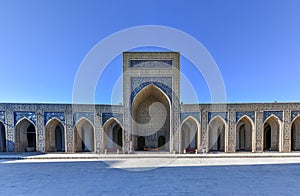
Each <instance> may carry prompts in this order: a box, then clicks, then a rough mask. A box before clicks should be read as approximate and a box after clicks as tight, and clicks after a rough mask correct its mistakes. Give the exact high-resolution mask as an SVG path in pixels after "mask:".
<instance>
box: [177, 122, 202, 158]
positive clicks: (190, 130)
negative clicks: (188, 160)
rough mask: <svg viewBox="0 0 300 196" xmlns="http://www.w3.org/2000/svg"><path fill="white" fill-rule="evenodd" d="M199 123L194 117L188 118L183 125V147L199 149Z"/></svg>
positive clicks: (187, 149)
mask: <svg viewBox="0 0 300 196" xmlns="http://www.w3.org/2000/svg"><path fill="white" fill-rule="evenodd" d="M197 138H198V125H197V122H196V120H195V119H194V118H192V117H190V118H188V119H186V120H185V121H184V122H183V124H182V126H181V149H182V150H186V151H187V152H188V151H193V152H194V151H195V150H196V149H197Z"/></svg>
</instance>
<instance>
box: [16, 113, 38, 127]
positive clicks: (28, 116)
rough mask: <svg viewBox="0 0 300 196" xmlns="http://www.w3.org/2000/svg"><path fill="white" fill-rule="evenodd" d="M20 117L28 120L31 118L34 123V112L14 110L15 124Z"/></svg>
mask: <svg viewBox="0 0 300 196" xmlns="http://www.w3.org/2000/svg"><path fill="white" fill-rule="evenodd" d="M21 118H28V119H29V120H31V121H32V122H33V123H34V125H36V114H35V112H23V111H17V112H14V119H15V125H16V124H17V122H18V121H19V120H20V119H21Z"/></svg>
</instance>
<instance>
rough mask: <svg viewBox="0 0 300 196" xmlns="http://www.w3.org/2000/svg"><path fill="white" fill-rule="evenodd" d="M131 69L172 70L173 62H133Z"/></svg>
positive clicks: (131, 62)
mask: <svg viewBox="0 0 300 196" xmlns="http://www.w3.org/2000/svg"><path fill="white" fill-rule="evenodd" d="M130 67H134V68H170V67H172V60H131V61H130Z"/></svg>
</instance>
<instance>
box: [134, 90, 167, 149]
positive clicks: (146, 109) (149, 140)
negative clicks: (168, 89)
mask: <svg viewBox="0 0 300 196" xmlns="http://www.w3.org/2000/svg"><path fill="white" fill-rule="evenodd" d="M132 128H133V131H132V142H133V146H134V149H135V150H166V151H169V148H170V147H169V145H167V144H169V140H170V101H169V100H168V98H167V96H166V95H165V94H164V93H163V92H162V91H161V90H160V89H159V88H158V87H156V86H155V85H153V84H150V85H148V86H147V87H145V88H144V89H142V90H141V91H140V92H139V93H138V94H137V95H136V97H135V98H134V100H133V103H132ZM139 137H140V139H139V140H138V138H139ZM141 137H143V138H144V139H141ZM159 138H160V139H159ZM163 138H164V139H163ZM142 141H144V142H142ZM142 143H144V147H141V145H142Z"/></svg>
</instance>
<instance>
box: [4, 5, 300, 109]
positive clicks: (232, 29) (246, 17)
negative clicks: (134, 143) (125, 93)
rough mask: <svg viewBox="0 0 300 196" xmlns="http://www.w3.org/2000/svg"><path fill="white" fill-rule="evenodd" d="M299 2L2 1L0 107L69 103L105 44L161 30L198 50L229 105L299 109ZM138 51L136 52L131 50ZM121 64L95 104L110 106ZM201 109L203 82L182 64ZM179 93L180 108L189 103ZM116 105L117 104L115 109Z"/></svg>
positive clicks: (112, 67)
mask: <svg viewBox="0 0 300 196" xmlns="http://www.w3.org/2000/svg"><path fill="white" fill-rule="evenodd" d="M299 9H300V1H297V0H295V1H291V0H287V1H276V0H243V1H240V0H227V1H221V0H219V1H217V0H207V1H204V0H203V1H196V0H195V1H193V0H192V1H158V0H154V1H139V0H128V1H121V0H120V1H91V0H90V1H58V0H57V1H50V0H49V1H33V0H29V1H11V0H7V1H6V0H1V1H0V68H1V69H0V73H1V77H0V83H1V93H0V102H29V103H31V102H46V103H48V102H50V103H71V101H72V90H73V81H74V78H75V76H76V72H77V69H78V67H79V65H80V63H81V62H82V60H83V58H84V57H85V55H87V53H88V52H89V50H90V49H91V48H92V47H93V46H94V45H96V44H97V43H98V42H99V41H101V40H102V39H103V38H105V37H107V36H109V35H110V34H112V33H115V32H117V31H120V30H122V29H125V28H129V27H134V26H139V25H164V26H169V27H173V28H177V29H179V30H181V31H184V32H186V33H188V34H190V35H191V36H193V37H194V38H196V39H197V40H198V41H199V42H201V43H202V44H203V45H204V46H205V47H206V48H207V50H208V51H209V52H210V54H211V55H212V56H213V58H214V59H215V61H216V63H217V65H218V66H219V69H220V71H221V73H222V76H223V80H224V84H225V87H226V93H227V101H228V102H230V103H231V102H243V103H244V102H273V101H278V102H294V101H296V102H299V101H300V90H299V87H298V86H299V84H300V66H299V65H300V12H299ZM136 51H138V49H137V50H136ZM121 63H122V62H121V57H118V58H116V59H115V60H114V61H113V62H112V63H111V64H109V65H108V67H107V69H106V71H105V74H104V75H103V76H102V78H100V80H99V83H98V88H97V91H96V97H95V99H96V103H111V99H112V98H111V94H112V93H111V92H112V88H113V84H115V81H116V80H117V79H118V77H119V76H120V74H121V73H122V64H121ZM181 69H182V72H183V73H184V74H185V75H186V76H187V77H188V78H189V79H190V81H191V82H192V84H193V86H194V89H195V91H196V93H197V95H198V101H199V102H201V103H202V102H203V103H206V102H210V94H209V91H208V88H207V86H206V84H205V81H204V80H203V78H202V76H201V74H199V73H197V72H195V68H194V67H193V65H192V64H191V63H189V62H188V61H187V60H186V59H184V58H182V62H181ZM189 97H190V95H189V94H188V92H187V91H184V90H182V94H181V98H182V101H183V102H184V103H190V102H193V100H190V99H189ZM116 102H118V100H117V101H116Z"/></svg>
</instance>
